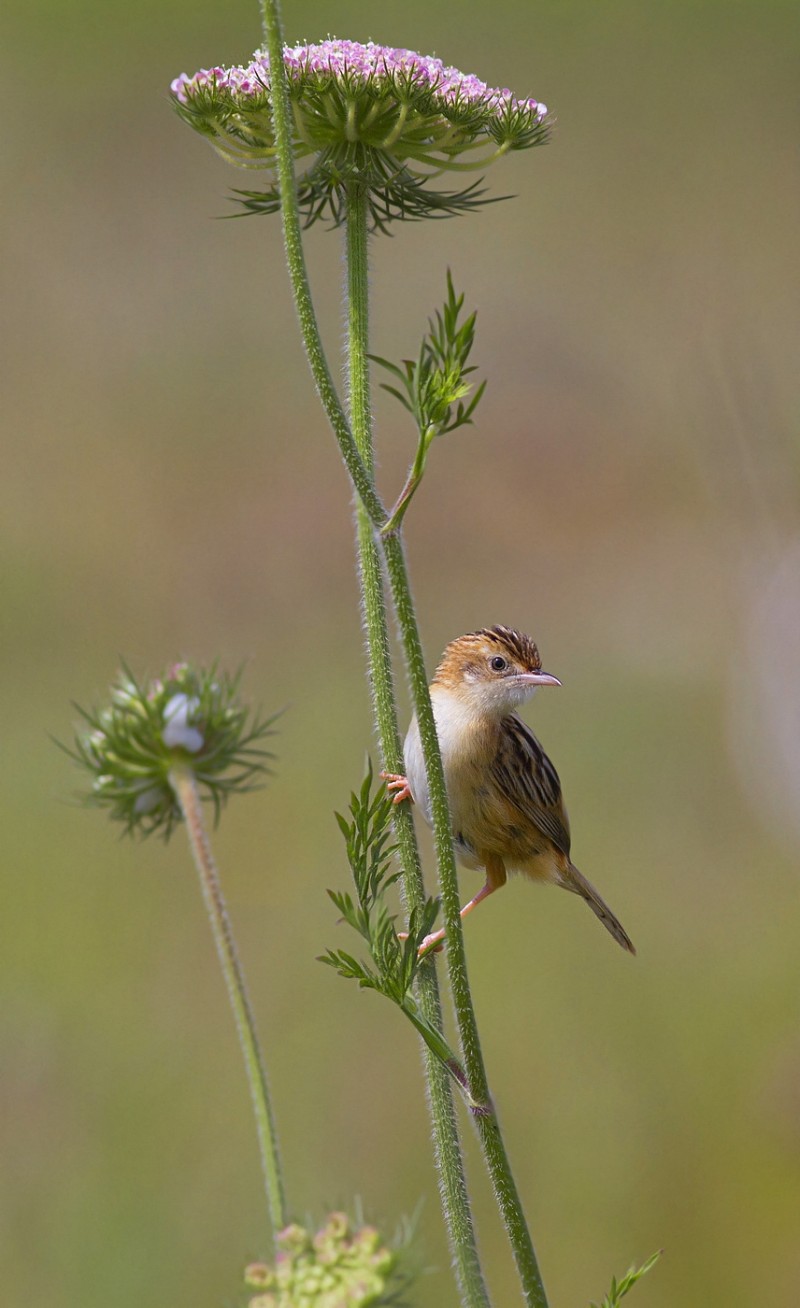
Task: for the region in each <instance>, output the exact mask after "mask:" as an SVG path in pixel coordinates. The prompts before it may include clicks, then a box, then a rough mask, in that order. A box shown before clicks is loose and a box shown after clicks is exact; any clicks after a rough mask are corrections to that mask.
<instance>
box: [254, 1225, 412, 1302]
mask: <svg viewBox="0 0 800 1308" xmlns="http://www.w3.org/2000/svg"><path fill="white" fill-rule="evenodd" d="M276 1242H277V1245H278V1255H277V1258H276V1260H275V1266H274V1267H269V1266H268V1265H267V1264H266V1263H251V1264H250V1266H249V1267H247V1268H246V1269H245V1282H246V1284H247V1285H248V1286H249V1287H250V1289H252V1290H257V1291H258V1293H257V1294H256V1295H255V1296H254V1297H253V1298H252V1299H250V1302H249V1308H301V1305H304V1304H307V1305H309V1308H312V1305H313V1308H381V1306H382V1305H386V1308H388V1305H390V1304H398V1305H399V1303H400V1300H399V1299H398V1297H397V1295H398V1293H399V1292H400V1290H401V1289H402V1288H403V1285H404V1284H407V1283H408V1278H407V1277H404V1276H403V1275H402V1273H400V1275H399V1276H398V1272H399V1255H398V1253H397V1251H395V1250H392V1249H389V1248H388V1247H386V1246H385V1245H383V1244H382V1243H381V1237H380V1235H379V1234H378V1232H377V1231H376V1230H375V1229H374V1227H371V1226H361V1227H359V1228H358V1229H356V1230H353V1229H352V1228H351V1226H350V1223H349V1221H348V1219H347V1216H346V1215H345V1214H344V1213H331V1215H330V1217H329V1218H328V1221H327V1223H326V1225H325V1226H323V1227H322V1229H321V1230H320V1231H317V1233H316V1234H315V1235H312V1234H311V1233H310V1232H309V1231H307V1230H306V1229H305V1227H303V1226H298V1225H296V1224H295V1225H292V1226H287V1227H286V1228H285V1230H283V1231H279V1232H278V1235H277V1237H276Z"/></svg>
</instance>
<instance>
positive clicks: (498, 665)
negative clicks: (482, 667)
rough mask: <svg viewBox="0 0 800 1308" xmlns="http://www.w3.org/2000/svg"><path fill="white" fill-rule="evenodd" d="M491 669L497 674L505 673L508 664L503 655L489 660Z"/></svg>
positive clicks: (497, 655)
mask: <svg viewBox="0 0 800 1308" xmlns="http://www.w3.org/2000/svg"><path fill="white" fill-rule="evenodd" d="M489 667H490V668H492V669H493V670H494V671H495V672H505V670H506V668H507V667H508V663H507V662H506V660H505V659H504V658H503V656H502V654H495V656H494V658H493V659H490V660H489Z"/></svg>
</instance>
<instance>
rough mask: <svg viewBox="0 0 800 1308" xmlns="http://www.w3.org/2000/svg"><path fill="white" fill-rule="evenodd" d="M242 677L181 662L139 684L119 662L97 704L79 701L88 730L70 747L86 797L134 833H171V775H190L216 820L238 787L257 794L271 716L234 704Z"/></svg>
mask: <svg viewBox="0 0 800 1308" xmlns="http://www.w3.org/2000/svg"><path fill="white" fill-rule="evenodd" d="M239 680H240V674H237V675H236V676H233V677H231V676H229V675H227V674H226V673H221V672H219V671H218V670H217V668H216V666H212V667H211V668H209V669H199V668H194V667H192V665H191V664H189V663H176V664H173V665H172V667H170V668H169V669H168V671H167V672H166V673H165V674H164V676H162V677H156V678H155V679H154V680H152V681H150V682H149V683H147V684H146V685H140V684H139V683H138V682H137V681H136V679H135V677H134V676H133V674H132V673H131V672H130V671H129V669H128V668H126V667H123V670H122V672H121V673H120V674H119V676H118V677H117V680H116V682H115V683H114V684H113V685H112V687H111V700H110V703H109V704H107V705H106V706H105V707H103V708H100V709H89V710H86V709H82V708H81V707H80V706H79V705H76V707H77V709H78V712H79V713H80V715H81V717H82V718H83V720H84V723H85V726H84V728H83V729H82V730H80V731H78V732H76V735H75V745H74V748H73V749H72V750H70V751H68V752H69V753H70V754H71V755H72V757H73V758H75V759H77V761H78V762H79V763H80V764H82V766H83V767H85V768H86V769H87V771H88V772H89V773H90V774H91V778H92V784H91V790H90V791H89V793H88V794H87V796H86V802H87V803H89V804H92V805H97V806H99V807H102V808H106V809H108V811H109V814H110V816H111V817H112V818H115V819H116V820H117V821H119V822H122V823H123V824H124V826H125V829H126V831H127V832H128V833H131V834H132V833H133V832H138V833H139V834H140V835H150V834H152V833H153V832H158V833H159V834H160V835H162V836H163V837H164V839H165V840H166V839H168V838H169V836H170V835H171V833H172V830H173V828H174V826H175V824H176V823H178V822H180V821H181V809H180V806H179V804H178V800H177V798H176V795H175V792H174V790H173V787H172V784H171V781H170V776H171V774H172V771H173V769H175V768H183V769H188V770H190V771H191V773H192V775H193V776H194V779H195V781H196V782H197V785H198V788H199V790H200V794H201V795H202V796H203V797H204V798H207V799H210V800H211V802H212V803H213V805H214V810H215V818H218V817H219V813H220V810H221V808H222V805H223V804H224V803H225V802H226V800H227V799H228V797H229V796H230V795H231V794H234V793H240V792H243V791H249V790H255V789H257V787H258V786H259V785H260V784H261V780H260V779H261V777H263V774H264V773H266V772H267V771H268V768H267V764H266V760H267V759H268V758H271V757H272V755H271V754H269V753H268V752H267V751H266V750H265V749H263V748H262V746H261V742H262V741H263V740H264V738H265V736H267V735H270V734H271V733H270V725H271V723H272V722H274V720H275V719H274V717H273V718H266V719H264V718H260V717H258V716H256V717H254V718H252V720H251V716H250V712H249V710H248V709H247V708H245V707H243V706H242V705H241V704H240V703H239V702H238V700H237V694H238V689H239Z"/></svg>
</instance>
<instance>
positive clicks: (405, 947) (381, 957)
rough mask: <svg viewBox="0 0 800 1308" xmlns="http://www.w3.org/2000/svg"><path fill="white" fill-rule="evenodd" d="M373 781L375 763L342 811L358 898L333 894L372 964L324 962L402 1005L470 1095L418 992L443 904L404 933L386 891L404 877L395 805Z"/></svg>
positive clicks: (429, 903) (329, 956) (332, 956)
mask: <svg viewBox="0 0 800 1308" xmlns="http://www.w3.org/2000/svg"><path fill="white" fill-rule="evenodd" d="M373 779H374V778H373V771H372V763H371V762H370V763H369V764H368V767H367V774H366V776H365V778H364V780H363V782H362V784H361V788H360V790H359V791H358V792H353V793H352V794H351V796H350V816H349V818H347V817H344V816H343V815H342V814H341V813H337V814H336V820H337V822H338V824H339V829H340V830H341V832H342V835H343V836H344V840H345V847H346V850H347V858H348V862H349V864H350V869H351V871H352V873H353V881H354V883H355V890H356V897H355V899H353V897H352V895H350V894H348V893H347V891H337V890H329V891H328V894H329V896H330V898H331V900H332V901H333V903H334V904H335V905H336V908H337V910H338V911H339V913H340V914H341V917H342V919H343V920H344V921H345V922H347V924H348V925H349V926H351V927H352V928H353V930H354V931H356V932H357V933H358V935H359V936H360V937H361V939H362V940H363V941H364V942H365V943H366V946H367V949H368V951H369V956H370V960H371V965H370V963H366V962H363V961H362V960H360V959H358V958H356V957H355V956H354V955H353V954H351V953H349V952H348V951H347V950H345V949H329V950H328V951H327V953H325V954H323V955H321V957H320V962H322V963H327V964H328V966H329V967H332V968H334V969H335V971H337V972H338V973H339V975H340V976H343V977H346V978H349V979H352V980H354V981H357V982H358V984H359V986H361V988H362V989H365V990H375V991H377V993H378V994H381V995H384V996H385V997H386V998H387V999H390V1000H391V1001H392V1003H394V1004H396V1005H397V1007H398V1008H399V1009H400V1010H401V1012H403V1013H404V1014H405V1016H406V1017H407V1018H408V1020H409V1021H410V1022H411V1023H412V1025H413V1026H414V1027H415V1028H416V1029H417V1031H418V1032H419V1034H420V1035H421V1036H422V1038H423V1040H424V1041H425V1043H426V1044H427V1046H428V1048H429V1049H430V1050H431V1051H432V1052H433V1053H434V1054H435V1055H436V1057H437V1058H438V1059H440V1061H441V1062H442V1063H443V1064H444V1066H445V1067H446V1068H447V1070H448V1072H449V1073H450V1074H451V1076H453V1077H454V1078H455V1080H456V1081H457V1082H458V1085H459V1087H460V1088H461V1090H462V1091H464V1093H465V1094H466V1076H465V1073H464V1071H463V1068H462V1067H461V1063H460V1061H459V1059H458V1057H457V1056H456V1054H455V1053H454V1052H453V1050H452V1049H451V1047H450V1045H449V1044H448V1042H447V1041H446V1039H445V1038H444V1036H443V1035H442V1033H441V1031H438V1030H437V1029H436V1027H434V1026H433V1025H432V1024H431V1023H430V1022H429V1021H428V1020H427V1018H426V1017H425V1015H424V1014H423V1012H422V1010H421V1009H420V1006H419V1004H418V1003H417V1001H416V999H415V997H414V994H413V987H414V982H415V980H416V977H417V973H418V971H419V969H420V967H423V966H425V965H426V964H425V959H424V957H423V958H420V955H419V950H420V946H421V945H422V943H423V941H424V940H425V937H426V936H428V935H430V933H431V931H432V930H433V926H434V924H435V921H436V916H437V913H438V911H439V902H438V899H426V900H425V902H424V904H422V905H420V906H419V907H416V906H415V907H414V908H413V909H412V911H411V915H410V918H409V923H408V931H407V932H405V933H403V935H402V936H399V935H398V933H397V930H396V927H395V921H396V916H395V915H393V914H392V913H390V911H389V908H388V906H387V904H386V901H385V895H386V892H387V890H389V888H390V887H391V886H393V885H394V884H395V882H396V881H397V880H398V877H399V875H400V873H399V872H393V871H392V870H391V868H392V856H393V854H394V852H395V848H396V846H395V845H394V844H393V843H392V829H391V821H392V810H393V804H392V800H391V798H390V796H389V795H387V793H386V791H385V789H384V788H383V787H381V786H379V787H378V788H377V790H376V791H375V792H374V793H373ZM428 965H429V964H428Z"/></svg>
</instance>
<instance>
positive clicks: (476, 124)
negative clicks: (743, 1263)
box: [173, 0, 548, 1308]
mask: <svg viewBox="0 0 800 1308" xmlns="http://www.w3.org/2000/svg"><path fill="white" fill-rule="evenodd" d="M261 7H262V16H263V21H264V28H265V35H266V51H265V52H259V53H257V55H256V56H254V59H253V62H252V63H251V64H250V65H248V66H246V67H242V68H236V69H229V70H226V69H215V70H212V71H211V72H206V71H202V72H201V73H198V74H195V76H194V77H193V78H187V77H185V76H182V77H181V78H179V79H176V82H175V83H173V95H174V97H175V101H176V108H177V109H178V112H179V113H181V115H182V116H183V117H184V118H185V119H186V120H187V121H189V122H190V123H191V125H192V126H194V127H195V128H196V129H197V130H198V131H201V132H203V133H204V134H205V135H206V136H208V137H211V138H212V143H213V144H214V145H215V147H216V148H218V149H220V150H221V152H222V153H228V155H229V157H232V159H233V161H234V162H240V163H241V162H245V163H246V165H247V166H250V165H253V166H262V167H264V168H265V169H267V170H268V172H269V173H271V174H272V176H273V178H274V180H273V182H272V184H271V186H270V187H268V189H267V191H265V192H263V193H261V194H260V195H258V194H256V193H251V192H244V193H242V194H243V196H244V205H245V209H246V210H248V211H249V212H275V211H276V210H277V209H280V210H281V213H282V216H283V224H284V240H285V244H286V252H287V262H288V264H289V272H290V278H291V281H292V286H293V290H294V295H295V300H296V304H297V310H298V316H299V319H300V326H301V331H302V334H303V339H304V343H305V347H306V351H307V354H308V357H309V362H310V365H311V369H312V373H313V375H314V378H315V381H316V384H317V389H318V391H319V394H320V398H321V401H322V403H323V407H324V408H325V411H326V413H327V416H328V418H329V421H330V423H331V426H332V428H333V431H334V434H335V436H336V439H337V442H338V444H339V448H340V450H341V452H342V455H343V458H344V461H345V464H346V466H347V469H348V471H349V473H350V476H351V480H352V482H353V485H354V488H355V491H356V494H357V497H358V501H357V505H356V516H357V528H358V546H359V556H360V574H361V582H362V594H363V603H364V615H365V622H366V626H367V632H368V645H369V655H370V666H371V678H372V684H373V695H374V702H375V710H376V717H377V721H378V728H379V734H380V737H381V746H382V753H383V757H384V762H385V764H386V766H387V767H388V768H389V769H391V770H397V769H398V767H399V766H400V762H401V747H400V736H399V730H398V724H397V714H396V699H395V694H394V685H393V680H392V670H391V661H390V647H389V635H388V623H387V617H386V606H385V599H384V590H383V575H384V574H383V569H384V567H385V569H386V574H387V576H388V581H389V587H390V590H391V595H392V604H393V608H394V610H395V614H396V617H397V621H398V625H399V628H400V633H401V641H402V646H403V652H404V655H405V658H406V663H407V668H408V675H409V680H410V684H411V689H412V696H413V699H414V704H415V708H416V711H417V717H418V720H419V724H420V732H421V737H422V743H423V752H424V756H425V765H426V769H427V772H428V777H429V786H430V794H431V801H432V808H433V824H434V835H435V841H436V848H437V860H438V865H439V876H440V886H441V897H442V908H443V913H444V920H445V928H446V933H447V941H448V947H447V965H448V972H449V978H450V984H451V988H452V992H453V1000H454V1005H455V1010H456V1018H457V1023H458V1028H459V1037H460V1042H461V1047H462V1058H463V1063H464V1067H465V1070H466V1077H467V1083H468V1084H467V1087H466V1088H467V1094H468V1101H471V1104H472V1106H471V1111H472V1115H473V1118H474V1120H475V1123H476V1126H477V1129H478V1133H479V1137H480V1139H481V1143H482V1145H483V1148H484V1153H485V1156H486V1161H487V1165H488V1169H489V1172H490V1174H491V1177H492V1181H493V1184H494V1188H495V1193H496V1196H497V1199H498V1203H499V1206H500V1209H501V1212H502V1214H503V1217H504V1220H505V1222H506V1227H507V1230H508V1234H509V1238H510V1241H511V1244H512V1248H513V1251H514V1256H515V1259H516V1262H517V1267H518V1271H519V1275H520V1279H521V1282H522V1286H523V1292H524V1296H525V1301H526V1303H527V1304H528V1305H530V1306H531V1308H546V1305H547V1300H546V1297H545V1293H544V1288H543V1285H542V1281H541V1276H540V1274H539V1270H538V1266H537V1263H536V1257H535V1253H534V1251H533V1245H532V1242H531V1238H530V1234H529V1231H528V1228H527V1224H526V1222H525V1217H524V1213H523V1211H522V1206H521V1203H520V1200H519V1195H518V1192H517V1190H516V1186H515V1184H514V1180H513V1176H512V1174H511V1171H510V1167H509V1163H508V1158H507V1155H506V1153H505V1149H504V1147H503V1142H502V1137H501V1135H500V1130H499V1126H498V1124H497V1119H496V1116H495V1113H494V1108H493V1105H492V1102H491V1097H490V1094H489V1088H488V1084H487V1079H486V1072H485V1067H484V1064H483V1059H482V1055H481V1049H480V1040H479V1036H478V1030H477V1023H476V1020H475V1014H474V1009H473V1006H472V999H471V994H470V989H469V981H468V977H467V968H466V958H465V954H464V945H463V936H462V930H461V918H460V914H459V898H458V884H457V879H456V869H455V859H454V854H453V848H452V836H451V830H450V820H449V814H448V806H447V795H446V790H445V785H444V774H443V769H442V762H441V756H440V754H439V748H438V742H437V739H436V730H435V724H434V719H433V713H432V709H431V704H430V696H429V693H428V687H427V676H426V673H425V667H424V660H423V655H422V646H421V641H420V636H419V629H418V625H417V620H416V614H415V611H414V605H413V600H412V596H411V590H410V586H409V580H408V573H407V568H406V563H405V556H404V552H403V547H402V540H401V536H400V530H399V524H400V522H401V520H402V517H403V514H404V512H405V509H406V507H407V505H408V503H409V502H410V498H411V496H412V495H413V493H414V491H415V490H416V489H417V487H418V485H419V481H420V478H421V476H422V473H423V471H424V464H425V460H426V457H427V453H428V449H429V446H430V443H431V441H432V439H433V435H435V434H436V432H435V431H433V429H432V428H431V425H430V423H429V422H425V423H424V424H420V444H419V446H418V452H417V459H416V461H415V465H414V467H413V468H412V473H411V478H410V481H409V483H407V486H406V488H405V490H404V492H402V493H401V497H400V502H399V503H397V504H396V505H395V506H394V509H393V510H392V512H391V513H387V511H386V509H385V508H384V506H383V503H382V502H381V500H380V497H379V496H378V494H377V491H376V489H375V484H374V477H373V459H372V432H371V416H370V406H369V395H370V385H369V372H368V367H369V354H368V348H369V343H368V262H367V239H368V232H369V230H370V228H372V229H373V230H383V229H384V228H385V227H386V225H387V224H388V223H389V222H391V221H394V220H396V219H398V218H412V219H415V218H421V217H444V216H447V215H449V214H452V213H458V212H464V211H466V210H469V209H471V208H474V207H476V205H478V204H481V203H485V201H484V200H483V199H482V198H481V197H482V194H483V193H482V191H481V190H480V189H479V183H475V184H474V185H473V186H471V187H470V188H469V189H468V190H466V191H461V192H438V191H435V190H433V188H432V186H431V182H432V181H433V180H434V179H435V178H436V177H438V176H440V175H441V174H442V173H444V172H448V171H457V170H459V169H463V168H465V167H469V168H472V167H474V166H481V164H480V161H479V160H476V159H475V158H470V159H469V161H468V162H467V161H462V156H464V155H465V154H466V153H467V152H470V154H471V155H474V154H478V153H480V154H481V156H482V159H483V163H484V164H486V163H487V162H489V161H490V160H491V159H493V158H496V157H498V156H499V155H500V154H503V153H505V152H506V151H507V150H510V149H526V148H530V147H531V146H534V145H536V144H539V143H541V142H542V141H543V140H545V139H546V137H547V131H548V123H547V121H546V118H547V110H546V107H545V106H543V105H540V104H539V103H538V102H537V101H534V100H517V99H515V98H514V97H513V96H512V95H511V93H510V92H509V91H500V90H493V89H491V88H488V87H487V86H486V85H485V84H484V83H482V82H479V81H478V79H477V78H474V77H467V76H465V75H464V74H461V73H458V72H457V70H454V69H447V68H444V66H443V65H442V64H440V63H439V61H438V60H431V59H426V58H424V57H422V56H419V55H416V54H413V52H410V51H403V50H392V49H388V48H386V47H376V46H372V45H371V44H370V45H368V46H360V45H358V44H357V43H354V42H340V41H329V42H324V43H322V45H320V46H306V47H296V48H294V49H285V48H284V46H283V42H282V35H281V25H280V16H279V11H278V5H277V0H261ZM229 146H230V147H231V148H230V150H229V149H228V147H229ZM243 147H244V149H243ZM243 154H244V155H246V156H247V158H246V159H245V158H243V157H242V155H243ZM311 155H313V156H314V161H313V162H312V163H311V164H310V165H309V166H308V167H307V168H306V170H305V171H304V172H302V173H301V174H300V176H299V177H298V178H297V179H296V177H295V161H296V160H299V161H302V160H304V159H306V158H308V157H309V156H311ZM323 215H326V216H328V217H330V218H331V219H332V220H333V222H334V224H336V225H345V227H346V248H347V286H348V370H349V377H348V380H349V421H348V415H347V414H346V413H345V411H344V408H343V406H342V404H341V402H340V400H339V398H338V395H337V393H336V388H335V386H334V384H333V381H332V378H331V374H330V370H329V368H328V365H327V362H326V360H325V354H324V350H323V347H322V342H321V338H320V334H319V330H318V326H317V322H316V317H315V314H314V308H313V303H312V300H311V295H310V290H309V285H308V277H307V273H306V268H305V260H304V256H303V246H302V238H301V227H302V225H303V221H304V222H305V225H306V226H308V225H310V223H312V222H314V221H316V220H317V219H318V218H319V217H321V216H323ZM301 220H302V221H301ZM451 290H452V288H451ZM473 321H474V320H473ZM465 358H466V354H463V357H462V358H461V364H462V365H463V363H464V361H465ZM465 371H467V370H465V369H463V367H462V371H461V378H462V379H463V375H464V372H465ZM450 380H452V379H450ZM468 389H469V387H467V388H466V389H464V387H463V380H462V382H458V381H456V383H455V388H454V390H453V392H452V395H451V400H450V403H451V404H460V397H461V396H463V395H465V394H466V390H468ZM439 398H440V399H441V396H439ZM477 398H479V396H478V397H476V399H475V401H474V402H475V403H476V402H477ZM472 407H474V403H473V406H472ZM460 411H461V414H462V420H464V421H468V420H469V416H468V414H467V415H466V416H464V411H463V408H461V410H460ZM435 427H436V428H437V429H438V430H443V429H445V423H444V422H437V423H436V424H435ZM397 826H398V845H399V849H400V854H401V858H402V860H403V867H404V874H405V875H404V885H405V892H406V897H407V900H408V903H409V904H410V906H411V907H412V908H413V907H414V906H415V905H419V904H421V903H424V891H423V890H422V880H421V873H420V870H419V856H418V853H417V852H416V847H415V844H414V838H413V827H412V823H411V818H410V815H408V814H406V815H404V814H398V816H397ZM434 987H435V965H434V962H433V960H432V959H428V960H425V961H424V963H423V965H422V966H421V967H420V976H419V992H420V996H421V1000H422V998H423V997H425V996H427V998H425V1000H424V1002H425V1003H426V1004H428V1006H429V1007H428V1009H427V1010H426V1011H425V1017H426V1019H431V1018H432V1017H434V1018H435V1020H436V1022H437V1024H438V1029H439V1030H441V1012H440V1011H439V1012H438V1017H437V1015H436V1013H435V1009H436V1006H437V1005H438V1002H439V1001H438V993H437V992H436V991H435V989H434ZM428 1070H429V1086H430V1087H431V1107H432V1115H433V1120H434V1130H435V1136H436V1141H437V1151H438V1156H439V1162H440V1166H442V1167H452V1173H451V1175H450V1176H449V1177H448V1178H447V1179H446V1181H445V1185H444V1193H445V1197H446V1204H445V1210H446V1220H447V1224H448V1230H449V1233H450V1239H451V1243H452V1247H453V1250H454V1254H455V1260H456V1268H457V1276H458V1280H459V1287H460V1289H461V1292H462V1297H463V1299H464V1301H465V1302H466V1303H468V1304H470V1305H473V1304H484V1305H485V1304H488V1296H487V1292H486V1289H485V1285H484V1283H483V1279H482V1276H481V1273H480V1267H479V1263H478V1258H477V1251H476V1248H475V1242H474V1233H473V1231H472V1219H471V1215H470V1211H469V1204H468V1201H467V1198H466V1191H465V1188H464V1184H463V1163H462V1161H461V1155H460V1147H459V1144H458V1137H457V1132H456V1130H455V1121H454V1116H453V1111H454V1110H453V1101H452V1094H451V1092H450V1087H449V1085H448V1084H447V1080H446V1073H445V1072H444V1070H443V1069H442V1068H441V1066H440V1067H438V1068H437V1067H436V1066H435V1063H431V1062H430V1060H429V1068H428ZM437 1076H438V1078H439V1081H438V1085H437V1080H436V1077H437ZM440 1092H441V1096H442V1097H441V1099H439V1098H438V1096H439V1093H440ZM446 1138H447V1139H448V1141H449V1144H448V1146H447V1148H448V1149H450V1148H451V1147H452V1150H453V1152H452V1155H450V1157H449V1161H448V1153H447V1152H446V1149H445V1143H444V1142H445V1139H446ZM451 1201H452V1204H453V1205H454V1206H453V1207H452V1208H451V1209H449V1210H448V1203H449V1202H451ZM457 1223H460V1227H459V1226H457Z"/></svg>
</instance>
